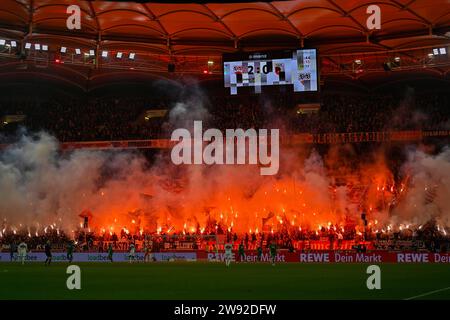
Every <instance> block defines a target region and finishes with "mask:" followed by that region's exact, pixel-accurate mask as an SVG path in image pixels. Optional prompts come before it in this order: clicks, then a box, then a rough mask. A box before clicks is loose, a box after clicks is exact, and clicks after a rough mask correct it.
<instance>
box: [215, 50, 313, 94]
mask: <svg viewBox="0 0 450 320" xmlns="http://www.w3.org/2000/svg"><path fill="white" fill-rule="evenodd" d="M223 69H224V81H225V87H226V88H230V91H231V94H237V91H238V88H239V87H254V88H255V92H256V93H260V92H261V87H262V86H280V85H293V90H294V91H295V92H303V91H317V90H318V82H319V80H318V78H319V77H318V72H317V51H316V49H302V50H284V51H271V52H259V53H256V52H253V53H239V54H224V55H223Z"/></svg>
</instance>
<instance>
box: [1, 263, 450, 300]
mask: <svg viewBox="0 0 450 320" xmlns="http://www.w3.org/2000/svg"><path fill="white" fill-rule="evenodd" d="M74 264H75V263H74ZM76 265H78V266H79V267H80V268H81V290H68V289H67V287H66V280H67V277H68V276H69V275H68V274H66V268H67V266H68V265H67V264H63V263H54V264H53V265H51V266H44V264H43V263H29V264H25V265H23V266H22V265H20V264H18V263H13V264H11V263H0V284H1V285H0V299H182V300H185V299H407V298H414V299H450V265H448V264H382V265H380V266H381V290H368V289H367V286H366V280H367V278H368V277H369V275H368V274H367V273H366V268H367V266H368V265H363V264H297V263H290V264H278V265H276V266H272V265H270V264H266V263H257V264H254V263H252V264H250V263H249V264H245V263H241V264H232V265H231V266H230V267H229V268H227V267H226V266H225V265H224V264H223V263H220V264H219V263H203V262H167V263H148V264H144V263H136V264H128V263H114V264H108V263H76Z"/></svg>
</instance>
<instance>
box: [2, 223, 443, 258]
mask: <svg viewBox="0 0 450 320" xmlns="http://www.w3.org/2000/svg"><path fill="white" fill-rule="evenodd" d="M361 231H362V232H361ZM449 231H450V230H449ZM144 241H151V243H152V251H154V252H159V251H170V250H177V249H181V250H186V249H187V247H186V246H181V247H180V248H179V247H178V246H180V243H190V244H191V246H190V247H189V249H191V250H205V251H214V250H216V249H221V250H223V244H224V243H233V245H234V248H235V249H237V248H238V246H239V245H240V244H243V245H244V248H245V249H246V250H256V248H258V247H262V248H267V247H268V246H269V245H270V244H271V243H276V245H277V247H278V248H280V249H287V250H289V251H291V252H293V251H295V250H308V249H311V248H310V247H309V243H310V242H322V243H323V244H326V246H323V247H322V248H321V249H322V250H323V249H326V248H328V249H336V250H339V249H343V250H351V249H352V248H351V247H348V246H347V247H345V248H344V247H343V246H342V243H343V241H346V242H347V243H351V244H354V245H358V244H360V243H364V244H365V245H367V246H368V247H370V248H371V249H377V250H400V249H402V246H407V249H410V250H411V249H414V247H416V248H415V249H417V248H418V247H421V249H423V250H428V251H435V250H439V251H440V252H447V251H448V250H449V249H450V237H449V236H448V232H447V231H445V228H439V227H438V226H437V225H436V222H435V221H429V222H428V223H427V224H425V225H420V226H419V225H417V226H410V227H408V228H403V229H400V230H399V229H396V230H394V229H390V230H383V231H381V230H375V229H371V228H370V227H369V228H366V229H365V230H361V229H360V228H359V229H358V227H356V226H355V225H353V226H346V227H342V226H341V227H339V226H337V225H330V226H327V227H322V228H321V229H319V230H311V229H298V228H284V229H282V230H278V231H275V232H274V231H265V232H259V233H258V232H246V233H236V232H233V230H228V231H225V232H221V233H218V232H210V233H200V232H194V233H189V232H171V233H167V232H157V233H156V232H144V233H143V232H137V233H135V234H131V233H129V232H125V231H124V230H122V231H121V232H120V233H118V234H116V233H112V234H110V233H102V232H97V233H96V232H93V231H89V232H88V231H86V230H83V229H80V230H77V231H76V232H75V233H74V234H72V235H70V236H69V235H67V234H66V233H64V231H60V230H56V229H49V230H47V231H46V232H45V233H44V234H40V235H34V234H33V235H32V234H30V233H28V232H27V231H26V230H25V229H24V230H22V231H21V230H16V231H15V232H5V233H2V234H1V236H0V252H1V251H4V252H5V251H10V250H11V248H15V247H16V246H17V245H18V244H19V243H20V242H25V243H27V246H28V249H29V250H31V251H43V249H44V245H45V244H46V243H47V242H50V243H51V246H52V248H53V249H54V250H55V251H64V250H65V249H66V247H67V245H68V244H69V242H71V243H73V244H74V245H75V251H77V252H104V251H106V250H107V246H108V244H109V243H111V244H113V247H114V249H115V250H116V251H126V250H127V249H128V245H129V244H130V243H135V244H136V243H140V245H136V246H137V248H138V250H141V249H142V247H143V245H142V243H143V242H144ZM419 243H420V245H419ZM312 249H314V248H312Z"/></svg>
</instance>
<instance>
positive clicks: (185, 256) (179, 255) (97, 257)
mask: <svg viewBox="0 0 450 320" xmlns="http://www.w3.org/2000/svg"><path fill="white" fill-rule="evenodd" d="M46 258H47V257H46V255H45V253H44V252H30V253H28V254H27V256H26V259H25V261H27V262H44V261H45V259H46ZM135 260H136V261H144V253H142V252H138V253H136V254H135ZM150 260H153V261H175V260H183V261H196V260H197V254H196V253H195V252H155V253H152V254H151V256H150ZM10 261H11V257H10V254H9V253H0V262H10ZM17 261H18V257H17V254H14V255H13V262H17ZM113 261H114V262H125V261H129V255H128V253H126V252H117V253H114V254H113ZM52 262H66V263H67V262H68V260H67V255H66V253H63V252H55V253H53V254H52ZM73 262H110V261H109V259H108V254H107V253H94V252H92V253H85V252H75V253H74V254H73Z"/></svg>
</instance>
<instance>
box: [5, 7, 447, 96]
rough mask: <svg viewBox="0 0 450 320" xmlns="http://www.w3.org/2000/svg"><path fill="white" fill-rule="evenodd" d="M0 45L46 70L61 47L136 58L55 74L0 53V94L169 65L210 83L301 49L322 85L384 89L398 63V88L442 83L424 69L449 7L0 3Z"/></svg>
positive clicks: (69, 66) (443, 72)
mask: <svg viewBox="0 0 450 320" xmlns="http://www.w3.org/2000/svg"><path fill="white" fill-rule="evenodd" d="M216 2H219V1H216ZM74 3H76V4H78V5H79V6H80V8H81V11H82V23H81V27H82V28H81V30H69V29H68V28H67V27H66V20H67V18H68V16H69V15H68V14H67V7H68V6H70V5H72V4H74ZM372 4H376V5H378V6H379V7H380V8H381V21H382V25H381V29H380V30H371V31H369V30H367V27H366V20H367V18H368V17H369V14H367V12H366V10H367V7H368V6H369V5H372ZM0 39H9V40H16V41H18V42H19V43H20V44H21V45H23V44H24V43H26V42H31V43H40V44H46V45H48V46H49V55H48V60H49V61H50V62H51V61H52V59H53V62H55V59H59V57H58V52H59V50H60V48H61V46H67V47H68V48H71V49H70V50H72V51H73V50H75V48H80V49H81V50H82V51H83V52H89V51H90V50H92V49H95V50H96V53H97V55H99V54H100V52H102V51H103V50H107V51H109V52H110V57H111V56H112V55H113V54H116V53H117V52H119V51H125V52H128V53H130V52H137V56H138V57H139V58H138V59H136V60H135V61H133V63H134V64H133V63H129V62H130V61H125V60H126V59H121V60H120V61H118V59H113V58H111V59H109V58H108V59H102V57H101V56H97V57H96V58H97V59H95V61H94V62H92V61H90V63H91V64H90V65H88V64H86V63H85V62H82V63H81V64H80V63H78V65H76V64H77V63H76V62H74V61H73V55H72V60H71V61H65V62H63V64H59V65H55V64H54V63H53V64H52V63H43V62H42V61H41V60H42V59H47V58H45V56H44V55H42V54H40V53H38V52H32V51H33V50H31V51H30V54H29V55H28V56H27V60H26V62H27V63H25V64H24V61H23V59H22V58H21V56H20V54H23V51H22V53H21V51H20V50H16V55H15V57H13V61H11V57H7V56H6V57H5V55H4V52H1V50H0V76H1V77H0V84H1V85H5V84H6V85H10V84H11V83H13V82H14V81H18V82H23V81H24V80H27V79H29V78H30V77H34V79H35V80H36V81H41V80H43V78H48V79H50V78H51V79H52V81H56V82H58V83H67V84H69V85H73V84H75V85H76V86H78V87H79V88H80V89H83V90H91V89H93V88H95V87H99V86H104V85H105V84H109V83H111V82H115V83H118V82H121V81H125V82H126V81H129V82H137V81H148V79H149V77H152V79H154V78H167V77H168V74H167V65H168V63H172V62H174V63H175V64H176V65H177V67H176V69H177V72H178V71H181V72H184V71H186V70H194V71H195V72H198V73H201V70H202V69H203V68H204V67H205V66H206V64H207V62H208V61H209V60H214V61H215V62H216V63H214V70H213V75H212V76H211V77H210V79H212V78H214V77H215V79H220V74H221V72H222V71H221V68H220V66H221V64H220V63H217V62H220V56H221V55H222V54H223V53H228V52H235V51H238V50H245V51H254V50H265V49H279V48H299V47H303V46H304V47H316V48H319V52H320V59H321V61H320V63H321V73H322V79H325V77H324V75H327V76H328V75H330V77H331V78H333V79H337V80H338V81H340V80H342V79H344V80H345V81H348V80H350V81H354V80H355V79H356V80H359V79H362V78H364V79H366V80H367V82H369V81H370V82H374V81H375V82H378V83H379V84H380V85H383V84H384V83H386V77H385V71H384V70H383V67H382V65H383V63H384V62H386V61H388V60H389V59H394V57H397V56H398V57H401V61H402V69H403V70H405V71H404V72H401V73H400V72H398V73H395V75H392V76H391V77H390V81H402V79H409V78H410V77H411V76H412V75H414V76H417V75H419V77H420V78H422V79H425V81H426V79H428V78H429V77H437V78H440V79H445V80H446V81H450V80H449V77H450V63H449V61H448V59H447V60H445V61H444V60H443V59H442V58H443V57H438V58H439V59H434V60H433V59H432V61H430V60H429V59H428V60H427V57H428V55H429V54H430V52H432V49H431V48H433V47H441V46H442V47H444V46H446V47H447V49H449V48H450V47H449V45H450V0H378V1H376V0H375V1H374V0H293V1H277V2H246V3H226V4H223V3H222V4H220V3H205V4H199V3H197V4H186V3H183V4H180V3H178V4H167V3H154V2H152V3H137V2H127V3H123V2H106V1H97V0H96V1H83V0H79V1H73V0H1V1H0ZM19 46H20V45H19ZM0 49H1V47H0ZM18 49H19V48H18ZM34 51H35V50H34ZM51 52H53V53H52V55H50V53H51ZM449 55H450V54H449ZM10 56H11V54H10ZM43 57H44V58H43ZM360 58H362V59H363V61H364V63H363V67H364V72H361V73H359V70H356V71H358V72H355V70H354V68H353V67H354V66H352V63H353V61H355V59H360ZM4 59H6V62H4V61H5V60H4ZM8 59H9V60H8ZM14 59H15V60H14ZM40 59H41V60H40ZM61 59H63V58H61ZM113 60H115V61H113ZM2 61H3V63H2ZM92 63H94V65H93V64H92ZM50 68H51V69H50ZM118 69H120V77H119V76H118V75H119V71H117V70H118ZM50 70H51V72H49V71H50ZM183 70H184V71H183ZM142 71H144V72H142ZM189 72H190V71H189ZM392 74H394V73H392ZM380 75H382V76H381V77H380ZM330 77H328V78H330ZM13 78H14V79H13ZM13 80H14V81H13ZM363 82H364V81H363ZM362 85H363V86H367V83H363V84H362Z"/></svg>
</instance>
